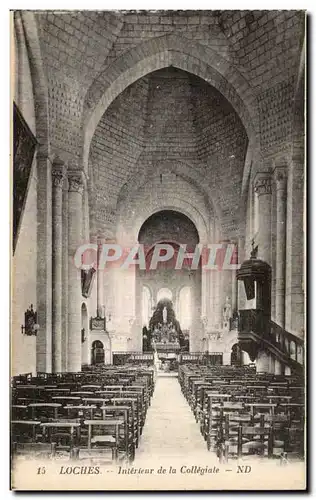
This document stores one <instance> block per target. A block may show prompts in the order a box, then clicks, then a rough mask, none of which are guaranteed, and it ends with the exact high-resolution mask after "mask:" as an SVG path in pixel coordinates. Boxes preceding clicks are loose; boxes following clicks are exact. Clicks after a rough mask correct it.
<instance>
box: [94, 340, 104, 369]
mask: <svg viewBox="0 0 316 500" xmlns="http://www.w3.org/2000/svg"><path fill="white" fill-rule="evenodd" d="M104 359H105V353H104V346H103V343H102V342H101V340H95V341H94V342H92V364H93V365H99V364H104Z"/></svg>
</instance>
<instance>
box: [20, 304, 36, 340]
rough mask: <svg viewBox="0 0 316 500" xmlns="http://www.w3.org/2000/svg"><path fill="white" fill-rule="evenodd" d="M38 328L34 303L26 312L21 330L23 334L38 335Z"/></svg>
mask: <svg viewBox="0 0 316 500" xmlns="http://www.w3.org/2000/svg"><path fill="white" fill-rule="evenodd" d="M38 330H39V324H38V323H37V312H36V311H34V309H33V304H31V305H30V307H29V309H27V310H26V311H25V313H24V325H21V332H22V334H23V335H37V332H38Z"/></svg>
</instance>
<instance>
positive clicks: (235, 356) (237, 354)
mask: <svg viewBox="0 0 316 500" xmlns="http://www.w3.org/2000/svg"><path fill="white" fill-rule="evenodd" d="M230 364H231V365H234V366H241V365H242V350H241V348H240V345H239V344H238V343H237V344H234V345H233V346H232V350H231V354H230Z"/></svg>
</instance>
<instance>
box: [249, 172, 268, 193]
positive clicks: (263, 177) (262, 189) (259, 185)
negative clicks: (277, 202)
mask: <svg viewBox="0 0 316 500" xmlns="http://www.w3.org/2000/svg"><path fill="white" fill-rule="evenodd" d="M253 186H254V191H255V193H257V194H258V196H261V195H262V194H271V193H272V175H271V172H258V173H257V174H256V176H255V178H254V182H253Z"/></svg>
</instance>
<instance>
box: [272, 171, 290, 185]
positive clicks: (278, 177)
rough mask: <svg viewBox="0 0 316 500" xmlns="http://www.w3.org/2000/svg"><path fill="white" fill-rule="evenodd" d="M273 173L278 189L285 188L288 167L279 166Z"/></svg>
mask: <svg viewBox="0 0 316 500" xmlns="http://www.w3.org/2000/svg"><path fill="white" fill-rule="evenodd" d="M273 175H274V180H275V183H276V188H277V190H279V189H285V187H286V182H287V168H286V167H284V166H277V167H275V169H274V171H273Z"/></svg>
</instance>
